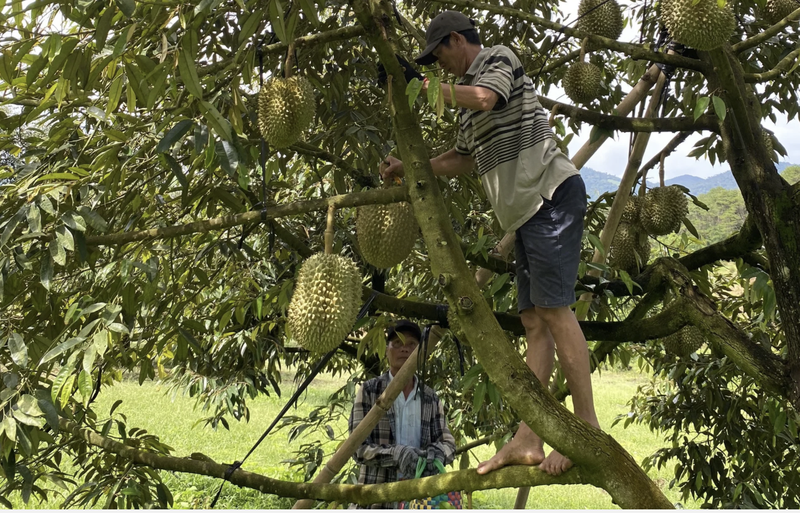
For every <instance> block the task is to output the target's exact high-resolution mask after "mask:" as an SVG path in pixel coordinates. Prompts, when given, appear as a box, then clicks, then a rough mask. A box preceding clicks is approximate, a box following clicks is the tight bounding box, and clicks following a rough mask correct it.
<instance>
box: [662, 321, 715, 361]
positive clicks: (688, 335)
mask: <svg viewBox="0 0 800 513" xmlns="http://www.w3.org/2000/svg"><path fill="white" fill-rule="evenodd" d="M662 342H663V343H664V351H665V352H666V353H667V354H671V355H674V356H689V355H690V354H692V353H694V352H696V351H697V350H698V349H700V348H701V347H703V343H705V338H703V334H702V333H701V332H700V330H699V329H697V328H696V327H695V326H691V325H687V326H684V327H683V328H681V329H680V330H678V331H676V332H675V333H673V334H672V335H668V336H666V337H664V338H663V339H662Z"/></svg>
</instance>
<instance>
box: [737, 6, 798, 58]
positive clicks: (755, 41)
mask: <svg viewBox="0 0 800 513" xmlns="http://www.w3.org/2000/svg"><path fill="white" fill-rule="evenodd" d="M798 19H800V9H797V10H795V11H793V12H792V13H791V14H789V16H787V17H785V18H784V19H782V20H781V21H779V22H778V23H776V24H775V25H773V26H771V27H769V28H768V29H766V30H765V31H764V32H761V33H760V34H756V35H755V36H753V37H751V38H748V39H745V40H744V41H742V42H741V43H736V44H735V45H733V51H734V52H736V53H741V52H743V51H745V50H748V49H750V48H753V47H754V46H757V45H759V44H761V43H763V42H764V41H767V40H768V39H770V38H771V37H773V36H776V35H778V33H779V32H782V31H783V29H785V28H786V27H788V26H789V25H791V24H792V22H793V21H794V20H798Z"/></svg>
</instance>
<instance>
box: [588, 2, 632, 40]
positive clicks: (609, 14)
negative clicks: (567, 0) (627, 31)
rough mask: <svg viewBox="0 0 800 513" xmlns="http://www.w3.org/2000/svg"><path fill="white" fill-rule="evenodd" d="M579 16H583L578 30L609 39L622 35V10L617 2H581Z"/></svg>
mask: <svg viewBox="0 0 800 513" xmlns="http://www.w3.org/2000/svg"><path fill="white" fill-rule="evenodd" d="M601 4H602V5H601ZM598 5H599V7H598ZM593 9H594V10H593ZM590 11H591V12H590ZM586 13H589V14H586ZM584 15H585V16H584ZM578 16H581V17H580V18H578V25H577V28H578V30H581V31H583V32H586V33H588V34H593V35H597V36H603V37H607V38H609V39H617V38H619V36H620V34H622V26H623V20H622V9H620V7H619V4H618V3H617V2H616V0H608V1H605V0H581V3H580V4H579V5H578Z"/></svg>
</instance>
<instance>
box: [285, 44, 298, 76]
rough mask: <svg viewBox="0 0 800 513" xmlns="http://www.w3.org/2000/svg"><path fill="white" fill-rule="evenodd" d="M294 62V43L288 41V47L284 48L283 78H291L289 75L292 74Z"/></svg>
mask: <svg viewBox="0 0 800 513" xmlns="http://www.w3.org/2000/svg"><path fill="white" fill-rule="evenodd" d="M295 64H296V62H295V58H294V43H290V44H289V49H288V50H286V62H284V64H283V78H291V76H292V75H293V74H294V65H295Z"/></svg>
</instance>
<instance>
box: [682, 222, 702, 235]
mask: <svg viewBox="0 0 800 513" xmlns="http://www.w3.org/2000/svg"><path fill="white" fill-rule="evenodd" d="M683 224H684V226H686V229H687V230H689V233H691V234H692V235H694V236H695V238H697V239H699V238H700V234H699V233H698V232H697V228H695V227H694V225H693V224H692V222H691V221H689V218H688V217H684V218H683Z"/></svg>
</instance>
